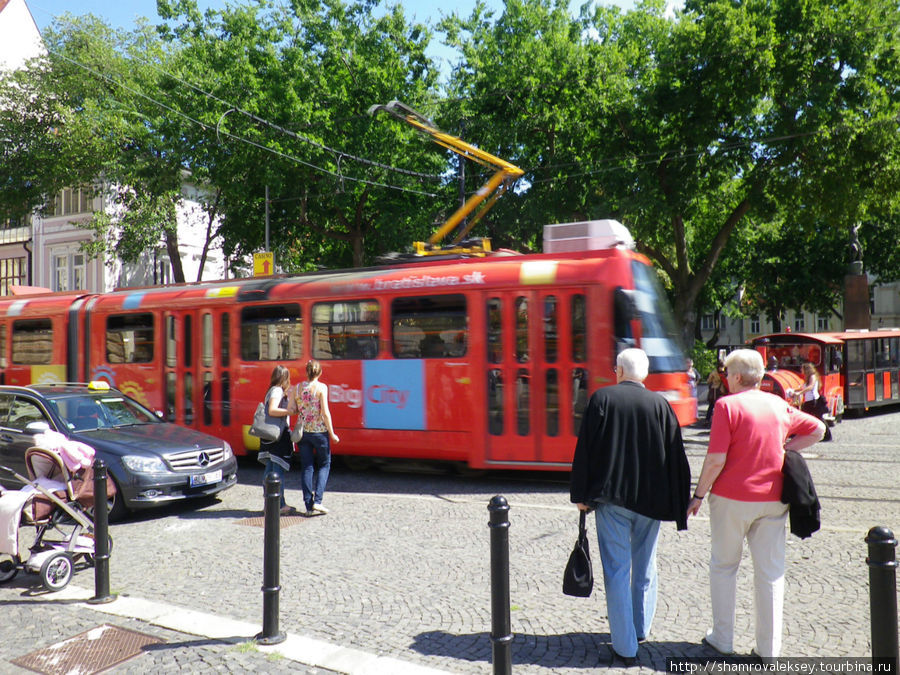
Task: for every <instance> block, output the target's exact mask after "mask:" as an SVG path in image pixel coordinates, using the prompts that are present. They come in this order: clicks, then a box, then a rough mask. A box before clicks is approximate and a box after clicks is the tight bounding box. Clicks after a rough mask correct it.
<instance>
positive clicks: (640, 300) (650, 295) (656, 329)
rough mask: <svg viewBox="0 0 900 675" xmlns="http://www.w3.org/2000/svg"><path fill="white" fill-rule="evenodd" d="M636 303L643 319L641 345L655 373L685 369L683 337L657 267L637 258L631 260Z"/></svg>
mask: <svg viewBox="0 0 900 675" xmlns="http://www.w3.org/2000/svg"><path fill="white" fill-rule="evenodd" d="M631 272H632V275H633V276H634V290H635V293H634V295H635V307H636V309H637V311H638V313H639V317H640V320H641V345H640V346H641V348H642V349H643V350H644V351H645V352H647V356H648V357H649V359H650V372H651V373H675V372H682V371H684V354H683V353H682V351H681V338H680V336H679V333H678V329H677V327H676V326H675V320H674V319H673V318H672V312H671V310H670V309H669V306H668V303H667V301H666V297H665V294H664V293H663V290H662V285H661V284H660V283H659V278H658V277H657V274H656V271H655V270H654V269H653V268H652V267H650V266H649V265H646V264H644V263H642V262H638V261H637V260H632V261H631Z"/></svg>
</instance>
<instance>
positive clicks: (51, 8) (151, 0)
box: [26, 0, 634, 29]
mask: <svg viewBox="0 0 900 675" xmlns="http://www.w3.org/2000/svg"><path fill="white" fill-rule="evenodd" d="M600 1H601V2H603V1H606V2H607V3H608V4H616V5H619V6H620V7H625V8H630V7H632V6H633V5H634V2H633V0H600ZM485 2H486V4H487V5H488V6H489V7H492V8H495V9H499V8H501V7H502V6H503V2H502V0H485ZM582 2H583V0H571V3H572V8H573V10H575V11H577V8H578V7H580V6H581V4H582ZM26 4H27V5H28V8H29V9H30V10H31V14H32V16H34V20H35V21H36V22H37V25H38V28H41V29H43V28H44V27H45V26H47V25H48V24H49V23H50V22H51V21H52V20H53V17H54V16H57V15H59V14H64V13H65V12H71V13H72V14H94V15H96V16H99V17H101V18H103V19H106V21H107V22H109V23H110V24H112V25H114V26H119V27H122V28H131V27H132V26H133V25H134V23H135V19H137V17H139V16H144V17H147V18H148V19H150V22H151V23H154V22H155V21H156V19H157V18H158V17H157V15H156V0H120V1H118V2H116V1H115V0H81V2H72V0H26ZM229 4H241V3H240V0H231V1H230V3H229ZM400 4H402V5H403V6H404V7H406V9H407V11H408V12H409V13H410V14H413V15H415V17H416V18H417V19H419V20H420V21H427V20H437V19H439V18H440V17H441V16H443V15H445V14H448V13H450V11H452V10H455V11H457V12H458V13H459V14H461V15H463V16H466V15H468V14H469V12H471V10H472V7H474V6H475V0H453V2H450V3H447V2H440V1H439V0H400ZM198 5H199V6H200V7H201V8H206V7H213V8H221V7H224V6H225V5H226V0H199V1H198Z"/></svg>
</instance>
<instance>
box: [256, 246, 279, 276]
mask: <svg viewBox="0 0 900 675" xmlns="http://www.w3.org/2000/svg"><path fill="white" fill-rule="evenodd" d="M274 273H275V254H274V253H271V252H267V253H254V254H253V276H255V277H267V276H270V275H272V274H274Z"/></svg>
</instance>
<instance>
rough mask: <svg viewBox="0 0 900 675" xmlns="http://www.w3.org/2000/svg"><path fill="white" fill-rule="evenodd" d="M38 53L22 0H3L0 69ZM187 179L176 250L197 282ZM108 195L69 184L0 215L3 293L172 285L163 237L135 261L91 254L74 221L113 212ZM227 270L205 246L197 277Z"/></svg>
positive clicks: (196, 219)
mask: <svg viewBox="0 0 900 675" xmlns="http://www.w3.org/2000/svg"><path fill="white" fill-rule="evenodd" d="M43 52H44V47H43V43H42V41H41V36H40V31H39V30H38V28H37V25H36V24H35V22H34V19H33V17H32V15H31V12H30V11H29V9H28V7H27V5H26V4H25V0H0V69H6V70H9V69H15V68H21V67H23V66H24V65H25V63H26V62H27V61H28V60H29V59H31V58H35V57H38V56H40V55H42V54H43ZM188 178H189V177H187V176H186V180H185V182H184V183H183V186H182V199H181V202H180V204H179V206H178V208H177V222H178V242H179V254H180V257H181V265H182V268H183V270H184V275H185V280H186V281H197V280H198V279H200V278H201V276H200V262H201V259H202V258H203V248H204V244H205V242H206V237H207V230H208V221H207V215H206V213H205V212H204V210H203V208H202V205H201V203H202V200H201V197H202V195H201V193H200V191H199V189H198V188H197V187H196V186H194V185H192V184H191V183H190V182H189V180H188ZM111 193H112V191H111V190H109V189H108V186H105V185H104V184H102V183H99V184H97V185H93V186H84V187H70V188H66V189H64V190H60V192H59V193H57V194H56V195H52V196H48V201H47V204H46V205H45V207H44V208H43V209H38V210H35V211H34V212H33V213H31V214H29V215H28V216H26V217H24V218H21V219H17V220H12V219H9V218H4V216H3V214H0V294H2V295H8V294H9V293H10V288H11V287H12V286H37V287H41V288H46V289H49V290H51V291H71V290H85V291H89V292H99V293H102V292H106V291H110V290H112V289H114V288H117V287H123V286H147V285H154V284H163V283H168V282H171V281H172V266H171V262H170V260H169V255H168V253H167V250H166V247H165V245H164V243H163V242H160V244H159V246H157V247H155V248H154V249H151V250H148V251H145V252H144V254H143V256H142V259H141V260H139V261H138V262H136V263H132V264H123V263H122V262H121V261H120V260H116V259H110V260H102V259H99V258H90V257H89V256H88V254H87V253H86V252H85V251H84V249H83V245H84V244H85V243H86V242H89V241H90V240H91V238H92V237H93V236H94V235H93V232H92V231H91V230H89V229H85V228H84V227H79V225H85V224H87V223H88V222H90V220H91V218H92V216H93V214H94V213H96V212H98V211H101V210H103V211H106V212H107V213H110V214H114V210H113V205H112V201H111ZM226 274H227V261H226V260H225V258H224V255H223V253H222V250H221V246H211V247H209V250H208V251H207V253H206V259H205V264H204V266H203V270H202V279H221V278H225V276H226Z"/></svg>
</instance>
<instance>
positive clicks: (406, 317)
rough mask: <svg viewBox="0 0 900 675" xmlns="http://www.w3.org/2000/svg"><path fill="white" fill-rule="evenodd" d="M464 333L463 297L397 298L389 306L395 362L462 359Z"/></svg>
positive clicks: (465, 319) (464, 350) (465, 327)
mask: <svg viewBox="0 0 900 675" xmlns="http://www.w3.org/2000/svg"><path fill="white" fill-rule="evenodd" d="M467 329H468V321H467V317H466V297H465V296H464V295H431V296H427V297H416V298H397V299H395V300H394V301H393V302H392V303H391V331H392V344H393V353H394V357H395V358H398V359H427V358H445V357H451V358H455V357H459V356H464V355H465V353H466V334H467V332H468V330H467ZM350 358H353V357H350Z"/></svg>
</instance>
